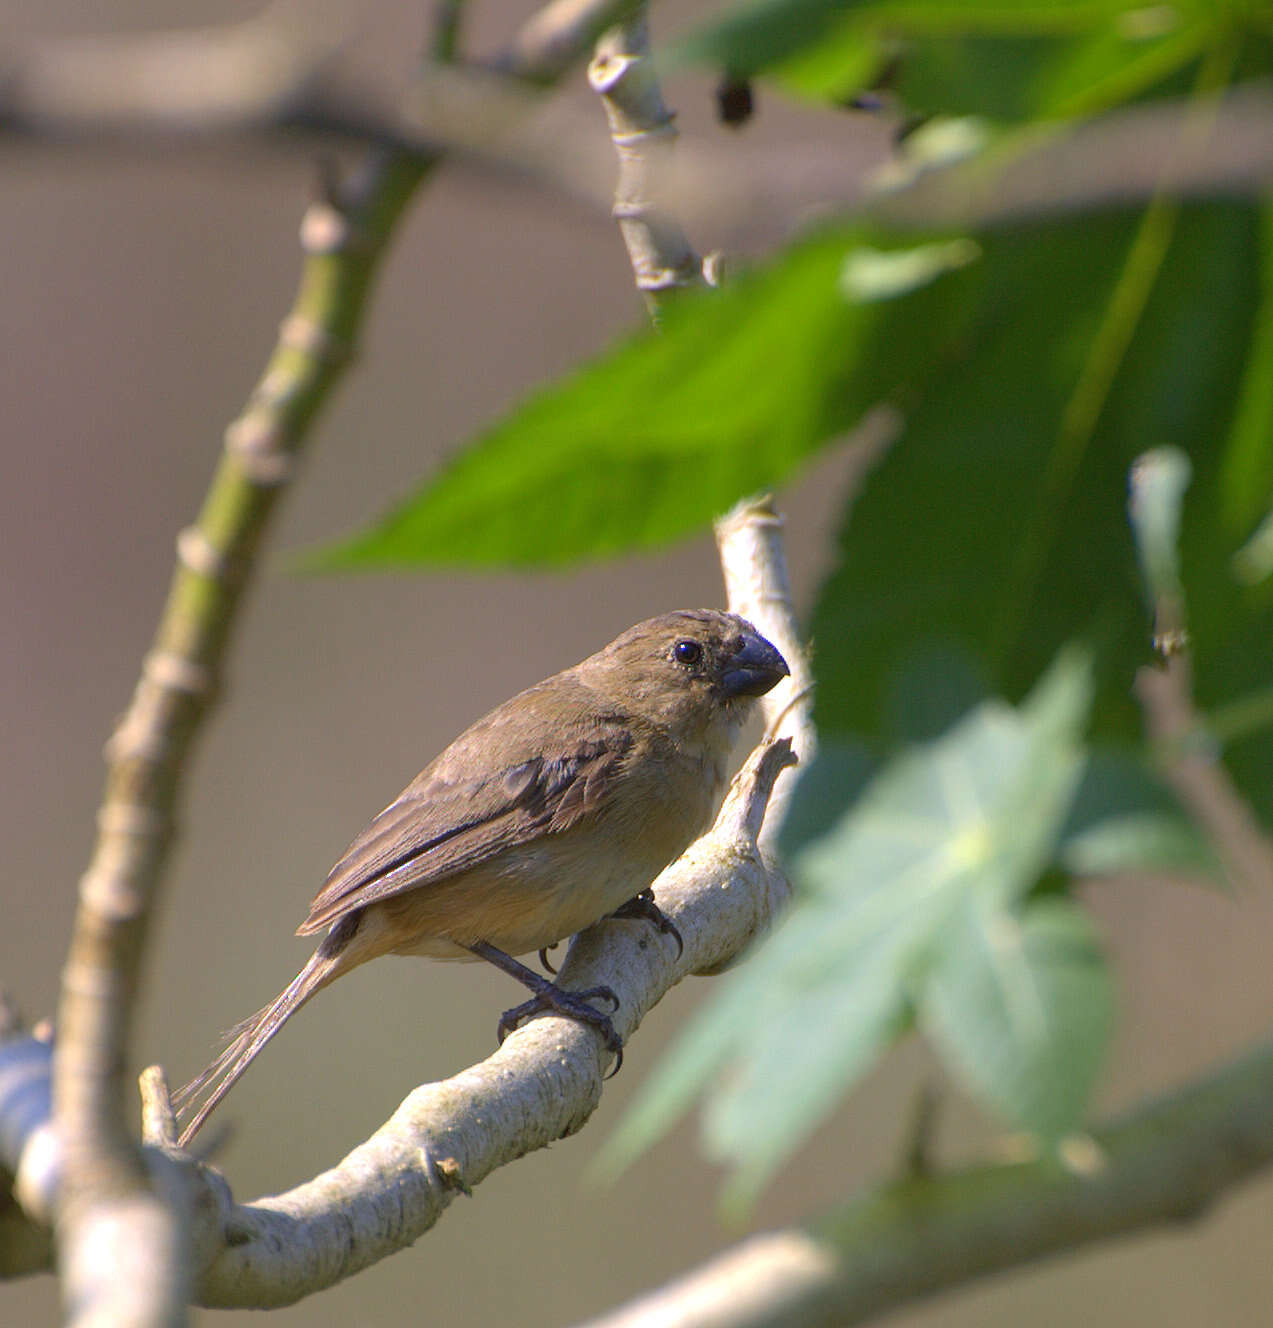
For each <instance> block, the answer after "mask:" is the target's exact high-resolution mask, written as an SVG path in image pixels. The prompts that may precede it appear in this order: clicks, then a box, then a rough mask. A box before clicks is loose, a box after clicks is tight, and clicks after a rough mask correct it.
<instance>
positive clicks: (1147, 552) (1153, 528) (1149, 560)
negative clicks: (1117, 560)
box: [1127, 447, 1193, 604]
mask: <svg viewBox="0 0 1273 1328" xmlns="http://www.w3.org/2000/svg"><path fill="white" fill-rule="evenodd" d="M1192 472H1193V467H1192V466H1191V465H1190V463H1189V458H1188V457H1187V456H1186V455H1185V454H1184V453H1183V452H1182V451H1181V450H1180V449H1179V448H1178V447H1157V448H1154V449H1153V451H1151V452H1146V453H1145V454H1144V455H1143V456H1139V457H1137V458H1136V460H1135V461H1133V462H1132V467H1131V474H1130V476H1129V478H1128V491H1129V492H1128V499H1127V514H1128V517H1129V518H1130V520H1131V525H1132V534H1133V536H1134V537H1135V540H1136V552H1137V554H1138V555H1139V557H1140V569H1141V575H1142V576H1143V577H1144V578H1145V585H1146V588H1147V590H1148V599H1149V602H1150V603H1151V604H1153V603H1155V602H1157V601H1158V600H1160V599H1161V598H1162V597H1163V596H1170V597H1173V598H1177V597H1179V596H1180V595H1181V593H1182V589H1183V587H1182V586H1181V583H1180V514H1181V508H1182V507H1183V505H1184V498H1185V490H1186V489H1187V488H1188V487H1189V480H1190V477H1191V475H1192Z"/></svg>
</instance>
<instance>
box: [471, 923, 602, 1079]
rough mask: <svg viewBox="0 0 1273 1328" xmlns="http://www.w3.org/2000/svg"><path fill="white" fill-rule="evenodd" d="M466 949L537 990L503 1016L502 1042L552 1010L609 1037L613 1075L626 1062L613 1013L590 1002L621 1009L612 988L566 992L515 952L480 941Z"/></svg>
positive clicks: (532, 989)
mask: <svg viewBox="0 0 1273 1328" xmlns="http://www.w3.org/2000/svg"><path fill="white" fill-rule="evenodd" d="M465 948H466V949H468V950H471V951H472V952H473V953H474V954H475V955H477V957H478V958H479V959H485V960H486V961H487V963H490V964H494V965H495V967H496V968H499V969H503V971H504V972H505V973H507V974H508V976H509V977H511V978H516V979H517V981H518V982H520V983H521V984H522V986H524V987H526V988H528V989H529V990H530V991H532V992H534V995H533V996H532V997H531V999H530V1000H528V1001H526V1002H524V1003H523V1004H521V1005H516V1006H514V1007H513V1008H512V1009H511V1010H505V1011H504V1013H503V1014H502V1015H500V1020H499V1029H498V1033H499V1040H500V1041H501V1042H503V1041H504V1039H505V1038H506V1037H507V1036H508V1035H509V1034H510V1033H511V1032H512V1031H513V1029H515V1028H516V1027H518V1025H519V1024H521V1023H522V1022H523V1021H524V1020H526V1019H529V1018H530V1017H531V1016H532V1015H536V1014H543V1013H545V1012H546V1011H548V1010H552V1011H553V1012H554V1013H556V1014H561V1015H565V1016H566V1017H567V1018H568V1019H578V1020H579V1022H580V1023H582V1024H589V1025H591V1027H593V1028H595V1029H596V1030H597V1032H598V1033H600V1034H601V1036H602V1038H603V1039H604V1040H605V1044H606V1047H607V1049H608V1050H610V1051H612V1052H614V1054H615V1056H616V1057H617V1058H618V1059H617V1060H616V1061H615V1065H614V1069H613V1070H611V1071H610V1075H612V1076H613V1075H615V1074H618V1072H619V1066H621V1065H622V1064H623V1039H622V1038H621V1037H620V1036H619V1035H618V1033H616V1032H615V1028H614V1025H613V1024H612V1023H611V1022H610V1017H609V1015H604V1014H602V1013H601V1011H600V1010H597V1009H595V1008H594V1007H593V1006H591V1005H589V1004H588V1001H589V1000H606V1001H610V1002H611V1004H612V1005H613V1006H614V1008H615V1009H616V1010H617V1009H618V1008H619V998H618V997H617V996H616V995H615V994H614V992H613V991H612V990H611V989H610V988H609V987H587V988H585V989H584V990H583V991H566V990H565V989H564V988H562V987H559V986H557V984H556V983H555V982H549V981H548V979H547V978H541V977H540V976H539V974H538V973H536V972H535V971H534V970H533V969H529V968H527V967H526V965H525V964H519V963H518V962H517V960H516V959H514V958H513V957H512V955H507V954H505V953H504V951H503V950H497V949H496V948H495V947H494V946H493V945H490V944H488V943H487V942H486V941H476V942H475V943H474V944H472V945H469V946H466V947H465Z"/></svg>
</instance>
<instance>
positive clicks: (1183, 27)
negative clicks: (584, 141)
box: [673, 0, 1232, 122]
mask: <svg viewBox="0 0 1273 1328" xmlns="http://www.w3.org/2000/svg"><path fill="white" fill-rule="evenodd" d="M1231 40H1232V26H1231V24H1230V23H1229V22H1227V21H1226V15H1225V13H1224V10H1223V7H1222V6H1217V5H1208V4H1203V3H1196V4H1195V3H1182V4H1177V5H1172V6H1167V5H1161V6H1150V5H1145V4H1143V3H1141V2H1140V0H1050V2H1048V0H1042V2H1040V3H1034V4H1030V3H1027V4H1005V3H1002V0H998V2H996V0H947V2H946V3H942V2H941V0H938V2H937V3H921V4H916V3H909V2H908V0H857V2H856V3H845V0H746V2H744V3H739V4H735V5H734V6H732V7H730V8H729V9H727V10H725V11H724V13H723V14H721V15H720V16H719V17H717V18H715V19H713V20H711V21H710V22H709V23H708V24H707V25H706V26H704V27H703V28H701V29H699V30H698V31H697V32H695V33H693V34H691V36H690V37H688V38H687V39H685V40H684V41H683V42H682V43H681V44H680V45H679V46H677V47H676V48H675V50H674V52H673V59H674V61H677V62H679V61H690V62H697V63H704V64H709V65H712V66H715V67H718V68H722V69H728V70H731V71H732V72H733V73H735V74H736V75H739V76H744V77H753V78H754V77H757V76H763V75H768V76H772V77H773V78H775V79H777V80H778V81H779V82H780V83H781V84H782V85H783V86H784V87H786V88H788V89H790V90H791V91H793V92H795V93H797V94H799V95H802V96H807V97H814V98H819V99H824V100H830V101H843V100H844V99H846V98H848V97H850V96H851V95H853V94H855V93H857V92H860V91H862V90H864V89H867V88H870V87H873V86H875V85H876V84H877V83H880V82H883V83H884V84H885V85H886V86H887V87H888V88H889V89H890V90H891V91H893V92H895V93H896V94H897V95H898V96H900V97H901V99H902V101H903V102H904V103H905V104H906V105H907V106H908V107H910V108H911V109H913V110H918V111H921V112H925V113H936V114H942V115H982V116H986V117H988V118H991V119H995V120H999V121H1002V122H1009V121H1019V120H1027V119H1031V118H1045V117H1052V116H1066V115H1076V114H1090V113H1093V112H1095V111H1099V110H1104V109H1108V108H1110V107H1113V106H1118V105H1121V104H1123V103H1124V102H1126V101H1129V100H1131V99H1132V98H1135V97H1139V96H1142V95H1144V94H1145V93H1146V92H1148V91H1151V90H1153V91H1155V92H1157V93H1159V94H1168V93H1180V92H1183V91H1185V90H1187V85H1188V77H1189V75H1190V73H1191V70H1192V68H1193V66H1194V65H1195V64H1196V62H1197V60H1198V58H1199V57H1200V56H1201V55H1202V53H1203V52H1204V51H1205V50H1207V49H1208V48H1210V47H1213V46H1219V45H1220V44H1221V43H1223V42H1227V41H1231Z"/></svg>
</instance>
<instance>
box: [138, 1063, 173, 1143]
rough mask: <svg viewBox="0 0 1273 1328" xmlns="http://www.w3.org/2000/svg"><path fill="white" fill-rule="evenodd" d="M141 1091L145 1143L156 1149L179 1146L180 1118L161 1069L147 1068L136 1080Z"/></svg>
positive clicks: (142, 1128)
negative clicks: (176, 1114) (178, 1127)
mask: <svg viewBox="0 0 1273 1328" xmlns="http://www.w3.org/2000/svg"><path fill="white" fill-rule="evenodd" d="M137 1087H138V1088H139V1089H140V1090H141V1137H142V1142H143V1143H147V1144H152V1145H154V1146H155V1147H156V1148H175V1147H176V1146H177V1118H176V1116H175V1115H174V1113H173V1110H172V1098H171V1096H170V1094H169V1092H168V1077H167V1075H165V1074H164V1069H163V1066H162V1065H148V1066H147V1067H146V1068H145V1069H144V1070H143V1071H142V1072H141V1077H140V1078H139V1079H138V1080H137Z"/></svg>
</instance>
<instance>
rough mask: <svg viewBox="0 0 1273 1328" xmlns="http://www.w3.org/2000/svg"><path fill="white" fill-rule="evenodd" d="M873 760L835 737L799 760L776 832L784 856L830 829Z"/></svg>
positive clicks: (853, 796)
mask: <svg viewBox="0 0 1273 1328" xmlns="http://www.w3.org/2000/svg"><path fill="white" fill-rule="evenodd" d="M960 713H962V709H961V712H960ZM938 732H940V730H938ZM930 736H936V735H935V734H933V735H930ZM875 764H876V763H875V760H874V759H873V758H872V756H871V754H870V753H869V752H868V751H867V750H866V748H865V747H864V746H863V745H862V744H861V743H850V742H842V741H840V740H838V739H835V738H830V739H828V740H827V741H825V742H822V743H820V744H819V745H818V751H817V754H816V755H815V756H814V758H813V760H812V761H811V762H808V763H806V762H805V761H801V763H800V764H799V765H798V766H797V767H796V770H795V779H796V785H797V791H796V792H795V793H794V794H793V795H792V799H791V804H790V806H789V808H788V811H787V815H786V817H785V819H784V820H783V823H782V829H781V833H780V835H779V844H778V847H779V851H780V852H781V853H782V856H783V857H784V858H788V859H789V858H793V857H794V856H795V854H796V851H797V850H798V849H799V848H801V847H802V846H803V845H804V844H806V843H807V842H808V841H809V840H811V839H817V838H818V837H819V836H820V835H824V834H826V832H827V831H828V830H830V829H831V827H832V826H833V825H834V824H835V823H836V821H838V820H839V819H840V817H841V816H843V815H844V813H845V811H846V810H847V809H848V808H849V807H851V806H852V805H853V803H854V802H856V801H857V799H858V797H859V796H860V795H861V793H862V790H863V789H864V788H865V787H866V785H867V781H868V780H869V779H870V777H871V775H872V774H873V773H874V771H875Z"/></svg>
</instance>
